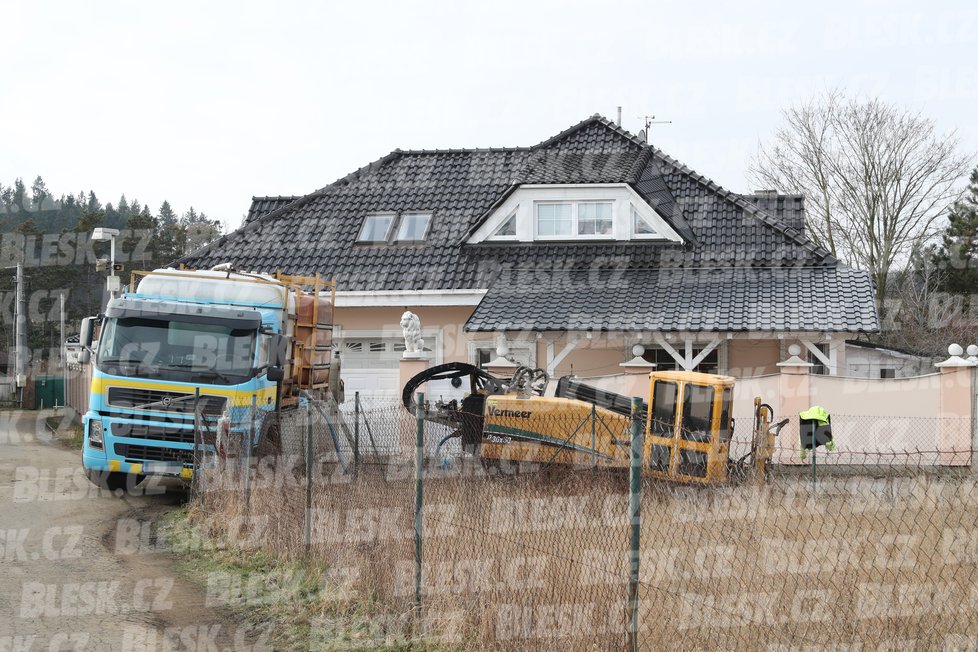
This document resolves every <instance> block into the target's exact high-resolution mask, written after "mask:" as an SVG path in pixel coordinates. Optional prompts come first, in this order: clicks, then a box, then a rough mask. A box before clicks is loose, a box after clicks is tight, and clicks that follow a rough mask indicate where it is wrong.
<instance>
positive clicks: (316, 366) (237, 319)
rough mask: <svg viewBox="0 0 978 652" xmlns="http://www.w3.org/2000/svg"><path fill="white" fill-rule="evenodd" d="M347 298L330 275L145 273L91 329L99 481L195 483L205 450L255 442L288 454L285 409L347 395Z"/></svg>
mask: <svg viewBox="0 0 978 652" xmlns="http://www.w3.org/2000/svg"><path fill="white" fill-rule="evenodd" d="M335 295H336V287H335V283H333V282H332V281H328V280H324V279H321V278H320V277H319V276H318V275H317V276H315V277H303V276H286V275H283V274H281V273H277V274H274V275H269V274H258V273H246V272H239V271H235V270H233V269H232V268H231V267H230V266H228V265H224V266H219V267H216V268H213V269H210V270H185V269H158V270H154V271H152V272H133V274H132V277H131V280H130V284H129V286H128V287H127V289H126V291H124V292H123V293H122V294H121V295H120V296H118V297H114V298H112V299H110V300H109V302H108V305H107V307H106V309H105V312H104V314H103V315H100V316H99V317H96V318H88V319H86V320H83V322H82V329H81V336H80V340H81V344H82V346H83V347H84V349H83V354H82V356H83V362H89V363H92V364H93V370H92V387H91V396H90V398H89V405H88V411H87V412H86V414H85V415H84V416H83V418H82V422H83V424H84V429H85V437H84V445H83V450H82V460H83V465H84V468H85V471H86V474H87V475H88V477H89V479H90V480H92V482H94V483H95V484H97V485H99V486H101V487H103V488H107V489H120V488H125V487H127V486H128V487H133V486H135V484H136V483H138V482H140V481H141V480H142V479H143V478H144V477H145V476H147V475H161V476H174V477H182V478H190V477H191V475H192V469H193V464H194V456H195V450H201V449H202V448H203V447H210V450H215V449H220V448H221V447H222V446H224V445H225V442H239V443H240V444H245V443H246V439H247V438H248V437H249V436H250V438H251V445H252V446H253V447H254V450H257V451H261V452H262V454H275V453H277V452H279V451H280V450H281V434H280V432H279V429H278V426H277V424H278V423H279V421H278V417H280V416H281V412H282V411H283V410H289V409H293V408H294V407H295V406H297V405H298V403H299V401H300V398H301V399H302V400H305V399H307V398H308V399H318V398H326V397H327V396H328V395H329V394H330V393H332V395H333V396H334V397H339V396H340V395H341V389H340V385H339V383H340V380H339V369H338V363H337V361H336V360H334V356H333V355H332V332H333V323H332V321H333V306H334V303H335ZM96 334H97V337H96ZM96 340H97V341H96ZM338 400H342V398H339V399H338ZM253 405H254V406H255V410H254V412H253V409H252V406H253ZM256 416H257V417H258V418H255V417H256ZM195 423H196V424H197V426H196V428H195ZM256 423H258V424H260V425H259V426H257V427H256V426H255V425H254V424H256ZM195 433H197V434H196V435H195ZM195 442H198V443H195ZM219 452H222V453H223V451H221V450H219Z"/></svg>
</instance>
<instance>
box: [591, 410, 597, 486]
mask: <svg viewBox="0 0 978 652" xmlns="http://www.w3.org/2000/svg"><path fill="white" fill-rule="evenodd" d="M596 468H598V408H597V406H596V405H595V404H594V403H591V470H592V471H593V470H594V469H596Z"/></svg>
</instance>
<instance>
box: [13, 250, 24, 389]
mask: <svg viewBox="0 0 978 652" xmlns="http://www.w3.org/2000/svg"><path fill="white" fill-rule="evenodd" d="M16 280H17V297H16V299H17V302H16V314H15V317H14V328H15V335H14V343H15V345H16V354H15V358H14V374H15V376H14V379H15V382H16V383H17V387H19V388H20V397H21V403H23V399H24V385H26V384H27V299H26V297H25V296H24V295H25V292H24V265H23V264H22V263H17V277H16ZM21 407H24V406H23V405H21Z"/></svg>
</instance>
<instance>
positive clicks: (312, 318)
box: [295, 294, 333, 387]
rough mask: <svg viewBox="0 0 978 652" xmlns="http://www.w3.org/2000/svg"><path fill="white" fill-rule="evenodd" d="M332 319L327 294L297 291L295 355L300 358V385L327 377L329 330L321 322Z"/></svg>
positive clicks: (327, 324) (327, 321) (307, 384)
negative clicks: (316, 295)
mask: <svg viewBox="0 0 978 652" xmlns="http://www.w3.org/2000/svg"><path fill="white" fill-rule="evenodd" d="M332 323H333V303H332V298H331V296H328V295H325V294H321V295H320V296H318V297H315V296H313V295H311V294H300V295H298V297H297V301H296V326H295V341H296V351H297V356H296V358H297V359H298V360H300V361H301V372H300V374H299V384H300V385H302V386H303V387H309V386H312V385H320V384H324V383H326V382H328V381H329V366H328V364H329V361H330V355H331V353H330V346H331V345H332V343H333V331H332V330H331V329H329V328H322V326H329V325H330V324H332Z"/></svg>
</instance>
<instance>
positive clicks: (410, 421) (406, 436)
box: [399, 354, 429, 460]
mask: <svg viewBox="0 0 978 652" xmlns="http://www.w3.org/2000/svg"><path fill="white" fill-rule="evenodd" d="M428 363H429V360H428V358H426V357H424V356H423V355H421V356H419V355H416V354H405V355H404V357H402V358H401V365H400V371H401V374H400V384H399V387H400V388H401V391H402V392H403V391H404V386H405V385H407V384H408V381H409V380H411V379H412V378H414V377H415V376H417V375H418V374H419V373H421V372H422V371H424V370H425V369H427V368H428ZM414 391H415V393H417V392H424V391H425V385H424V384H422V385H420V386H418V387H417V388H415V390H414ZM425 400H426V401H427V400H428V397H427V395H426V396H425ZM399 443H400V449H401V457H402V458H403V459H404V460H413V459H414V452H415V451H414V449H415V444H416V443H417V418H416V417H415V416H414V415H413V414H411V413H410V412H408V411H407V410H401V419H400V428H399Z"/></svg>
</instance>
